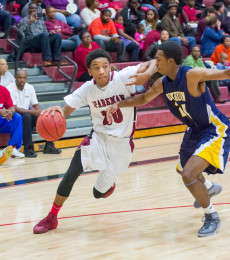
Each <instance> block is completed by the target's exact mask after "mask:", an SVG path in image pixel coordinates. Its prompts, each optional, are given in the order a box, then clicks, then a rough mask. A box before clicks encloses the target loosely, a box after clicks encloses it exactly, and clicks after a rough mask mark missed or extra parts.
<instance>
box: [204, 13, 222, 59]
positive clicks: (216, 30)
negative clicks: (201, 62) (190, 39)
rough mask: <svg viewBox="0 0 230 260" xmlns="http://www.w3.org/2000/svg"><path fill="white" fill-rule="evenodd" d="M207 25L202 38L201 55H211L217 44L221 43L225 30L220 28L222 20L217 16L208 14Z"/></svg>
mask: <svg viewBox="0 0 230 260" xmlns="http://www.w3.org/2000/svg"><path fill="white" fill-rule="evenodd" d="M205 20H206V23H207V27H206V28H205V30H204V33H203V36H202V38H201V56H203V57H210V56H211V55H212V54H213V52H214V50H215V48H216V46H217V45H219V44H220V40H221V38H222V37H223V31H222V30H221V29H220V26H221V22H220V21H218V20H217V17H216V16H208V17H206V18H205Z"/></svg>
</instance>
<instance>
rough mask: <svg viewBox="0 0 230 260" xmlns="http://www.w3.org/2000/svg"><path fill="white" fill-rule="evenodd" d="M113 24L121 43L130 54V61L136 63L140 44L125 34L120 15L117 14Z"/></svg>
mask: <svg viewBox="0 0 230 260" xmlns="http://www.w3.org/2000/svg"><path fill="white" fill-rule="evenodd" d="M114 24H115V27H116V29H117V33H118V34H119V35H120V37H121V39H122V41H123V42H124V44H125V48H126V50H127V51H128V52H130V53H131V57H130V61H138V60H139V52H140V43H139V42H137V41H136V40H135V39H134V38H133V37H131V36H129V35H128V34H127V33H125V29H124V26H123V17H122V16H121V15H120V14H117V15H116V16H115V19H114Z"/></svg>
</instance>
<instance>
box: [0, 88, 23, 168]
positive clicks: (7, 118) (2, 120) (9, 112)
mask: <svg viewBox="0 0 230 260" xmlns="http://www.w3.org/2000/svg"><path fill="white" fill-rule="evenodd" d="M0 93H1V95H0V133H1V134H10V141H9V143H8V145H9V146H16V148H13V149H12V148H11V149H10V150H11V153H12V152H13V153H12V155H13V156H14V157H17V158H22V157H23V156H22V154H21V153H20V152H19V150H20V148H21V146H22V130H23V126H22V117H21V116H20V115H19V114H18V113H15V108H14V105H13V101H12V99H11V97H10V92H9V91H8V89H7V88H5V87H3V86H1V85H0ZM12 150H13V151H12ZM7 151H9V148H7V149H6V150H5V152H7ZM5 155H6V154H5ZM8 155H9V153H7V158H8V157H9V156H8ZM2 156H3V155H2ZM2 156H1V155H0V164H2V163H3V162H4V160H3V161H1V159H2V158H3V157H2ZM7 158H5V159H7Z"/></svg>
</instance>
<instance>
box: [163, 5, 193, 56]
mask: <svg viewBox="0 0 230 260" xmlns="http://www.w3.org/2000/svg"><path fill="white" fill-rule="evenodd" d="M176 12H177V4H176V3H171V4H169V5H168V13H167V14H166V15H165V16H164V18H163V19H162V20H161V21H162V24H163V26H164V28H165V30H167V31H168V33H169V37H170V39H169V40H171V41H175V42H177V43H178V44H179V45H181V44H183V45H188V46H189V47H190V51H191V50H192V48H193V47H195V46H196V40H195V38H194V37H191V36H184V33H183V31H182V28H181V25H180V22H179V19H178V18H177V17H176Z"/></svg>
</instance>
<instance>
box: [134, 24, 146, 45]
mask: <svg viewBox="0 0 230 260" xmlns="http://www.w3.org/2000/svg"><path fill="white" fill-rule="evenodd" d="M144 31H145V27H144V25H143V24H141V23H139V24H138V25H137V32H136V33H135V35H134V39H135V40H136V41H137V42H139V44H140V49H141V50H142V49H143V47H144V42H145V37H146V36H145V35H144Z"/></svg>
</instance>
